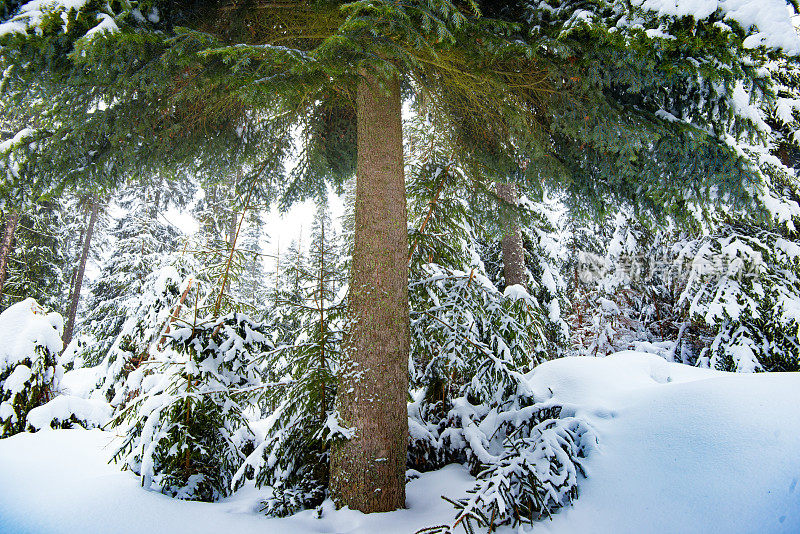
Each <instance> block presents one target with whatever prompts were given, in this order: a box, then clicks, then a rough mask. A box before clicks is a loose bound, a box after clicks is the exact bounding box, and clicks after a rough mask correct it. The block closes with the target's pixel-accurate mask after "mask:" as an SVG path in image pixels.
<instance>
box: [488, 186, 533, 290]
mask: <svg viewBox="0 0 800 534" xmlns="http://www.w3.org/2000/svg"><path fill="white" fill-rule="evenodd" d="M495 193H496V194H497V196H498V197H500V198H501V199H502V200H503V201H504V202H507V203H508V204H510V205H511V206H515V207H516V206H517V204H518V203H519V196H518V194H517V184H515V183H510V182H506V183H501V182H497V183H496V184H495ZM502 248H503V278H505V281H506V286H511V285H514V284H520V285H522V286H526V287H527V282H528V280H527V277H526V276H525V250H524V248H523V247H522V232H521V231H520V228H519V224H518V223H517V222H516V220H515V218H514V217H508V231H507V232H506V234H505V235H504V236H503V241H502Z"/></svg>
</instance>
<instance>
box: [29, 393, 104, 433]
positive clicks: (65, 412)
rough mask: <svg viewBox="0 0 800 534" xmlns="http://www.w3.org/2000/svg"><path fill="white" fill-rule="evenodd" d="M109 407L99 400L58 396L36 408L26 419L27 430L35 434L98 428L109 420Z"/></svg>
mask: <svg viewBox="0 0 800 534" xmlns="http://www.w3.org/2000/svg"><path fill="white" fill-rule="evenodd" d="M112 412H113V410H112V408H111V406H110V405H109V404H108V403H106V402H103V401H102V400H99V399H83V398H81V397H75V396H73V395H59V396H58V397H56V398H54V399H53V400H51V401H50V402H48V403H47V404H43V405H42V406H37V407H36V408H34V409H33V410H31V411H30V412H28V417H27V423H28V424H27V430H28V431H29V432H36V431H37V430H42V429H45V428H74V427H75V426H80V427H83V428H99V427H102V426H103V425H105V424H106V423H107V422H108V421H109V420H110V419H111V414H112Z"/></svg>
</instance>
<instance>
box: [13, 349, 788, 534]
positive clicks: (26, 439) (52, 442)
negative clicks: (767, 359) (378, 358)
mask: <svg viewBox="0 0 800 534" xmlns="http://www.w3.org/2000/svg"><path fill="white" fill-rule="evenodd" d="M529 379H530V382H531V385H532V386H533V388H534V390H535V391H536V392H538V395H537V397H541V400H545V398H548V397H552V399H553V401H554V402H558V403H559V404H562V405H564V406H565V407H566V408H565V412H574V413H575V414H576V415H577V416H580V417H584V418H585V419H586V420H587V421H588V422H589V423H590V424H591V425H592V426H593V427H594V429H595V430H596V432H597V435H598V440H599V443H598V446H597V448H596V450H595V451H594V452H593V454H592V455H591V456H590V457H589V458H588V459H587V461H586V469H587V472H588V478H587V479H585V480H582V481H581V495H580V497H579V499H578V500H577V501H576V503H575V505H574V506H573V507H572V508H567V509H565V510H563V511H562V512H560V513H559V514H557V515H556V516H555V517H554V519H553V520H552V521H544V522H542V523H540V524H538V525H536V526H535V527H534V528H533V532H534V533H543V534H545V533H550V534H567V533H583V532H586V533H589V532H591V533H593V534H594V533H615V534H618V533H620V534H624V533H631V534H643V533H665V534H666V533H669V534H673V533H677V532H680V533H689V532H698V533H699V532H703V533H715V532H719V533H726V534H730V533H742V534H744V533H753V532H759V533H779V532H780V533H797V532H800V374H798V373H786V374H779V373H776V374H758V375H741V374H729V373H720V372H715V371H707V370H700V369H695V368H691V367H687V366H684V365H681V364H674V363H668V362H666V361H664V360H663V359H661V358H659V357H657V356H654V355H650V354H643V353H635V352H623V353H618V354H615V355H613V356H609V357H607V358H602V359H600V358H565V359H562V360H557V361H553V362H549V363H546V364H544V365H541V366H539V367H538V368H537V369H536V370H535V371H534V372H533V373H531V375H530V377H529ZM112 439H113V435H112V434H111V433H108V432H102V431H99V430H91V431H84V430H58V431H42V432H39V433H37V434H20V435H17V436H14V437H12V438H9V439H5V440H2V441H0V532H3V533H12V532H14V533H16V532H20V533H23V532H24V533H33V532H36V533H39V532H42V533H44V532H48V533H49V532H54V533H55V532H58V533H71V532H75V533H79V532H80V533H91V532H115V533H125V532H131V533H132V532H170V533H182V532H187V533H188V532H192V533H198V534H199V533H204V532H209V533H210V532H236V533H237V534H239V533H250V532H253V533H259V534H263V533H265V532H268V533H283V532H287V533H288V532H292V533H299V534H303V533H312V532H342V533H344V532H347V533H365V534H366V533H372V532H380V533H381V534H391V533H398V534H399V533H403V534H410V533H412V532H414V531H415V530H417V529H420V528H422V527H426V526H432V525H435V524H441V523H444V522H448V521H449V520H451V519H452V517H453V515H454V511H453V509H452V508H451V507H450V505H449V504H447V503H446V502H445V501H443V500H442V499H440V498H439V496H440V495H442V494H447V495H449V496H451V497H460V496H463V495H464V492H465V490H466V489H467V488H468V487H469V486H470V485H471V484H470V477H469V475H468V473H467V472H466V470H465V469H464V468H462V467H460V466H448V467H446V468H445V469H442V470H441V471H438V472H436V473H429V474H425V475H423V476H422V477H421V478H419V479H417V480H413V481H411V482H410V483H409V485H408V506H409V508H408V509H406V510H401V511H397V512H391V513H388V514H374V515H370V516H365V515H362V514H359V513H357V512H352V511H349V510H343V511H333V510H332V509H331V507H330V506H329V503H326V508H325V511H324V514H323V516H322V518H321V519H318V518H317V517H316V513H315V512H314V511H306V512H302V513H300V514H297V515H295V516H293V517H291V518H287V519H270V518H265V517H263V516H261V515H259V514H258V513H257V509H258V502H259V499H260V497H261V496H262V495H264V493H265V492H264V490H255V489H253V488H252V487H245V488H243V489H242V490H240V491H239V492H238V493H237V494H235V495H234V496H233V497H231V498H229V499H226V500H224V501H222V502H220V503H215V504H205V503H192V502H183V501H176V500H172V499H170V498H168V497H165V496H163V495H160V494H156V493H152V492H147V491H145V490H143V489H141V488H140V487H139V485H138V481H137V479H136V478H134V476H133V475H131V474H130V473H123V472H120V471H119V470H118V468H117V467H116V466H115V465H113V464H111V465H109V464H107V463H106V462H107V460H108V457H109V455H110V452H111V450H112V449H113V447H110V446H108V444H109V442H110V440H112ZM505 531H506V532H513V530H512V529H505ZM524 531H525V532H529V531H530V529H527V528H526V529H525V530H524Z"/></svg>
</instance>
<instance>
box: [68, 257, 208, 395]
mask: <svg viewBox="0 0 800 534" xmlns="http://www.w3.org/2000/svg"><path fill="white" fill-rule="evenodd" d="M191 283H192V282H191V278H190V277H189V275H188V270H187V269H186V268H185V266H183V265H182V264H180V263H175V264H169V265H166V266H162V267H161V268H159V269H156V270H155V271H154V272H152V273H150V274H149V275H147V276H146V277H145V280H144V282H143V283H142V285H141V288H142V289H141V292H139V293H136V294H129V295H127V298H126V300H125V305H124V308H123V310H122V313H123V315H124V317H123V320H122V325H121V326H120V328H119V332H117V333H116V334H115V337H114V338H113V339H112V340H111V341H110V344H109V340H105V339H101V340H98V341H97V342H96V343H87V344H85V345H83V346H82V347H79V349H80V348H83V349H84V352H80V350H79V351H78V352H77V353H76V354H75V356H74V358H76V359H81V360H85V361H87V362H90V361H91V359H92V358H93V357H94V354H95V351H96V350H98V347H103V346H108V347H109V348H108V349H107V352H105V353H102V354H101V357H102V361H101V362H100V364H99V371H100V372H99V374H100V377H101V378H100V381H99V383H98V386H97V389H96V391H95V392H94V393H93V394H92V395H93V397H95V398H99V399H103V400H106V401H108V402H110V403H111V404H112V406H115V407H117V406H121V405H124V404H125V403H126V402H128V401H129V400H130V399H131V398H133V397H134V396H135V395H136V394H137V392H138V384H134V385H131V384H130V383H129V382H128V376H129V374H130V373H131V372H133V371H134V370H136V369H138V368H139V366H140V365H141V364H142V363H143V362H145V361H147V360H148V359H149V358H150V351H151V350H152V349H153V346H154V345H156V344H157V343H159V342H160V341H161V338H162V336H163V335H164V332H166V330H167V329H168V327H169V326H170V321H171V317H172V315H173V314H174V313H175V311H176V310H177V309H178V308H179V307H185V306H187V301H186V298H187V295H189V291H190V289H191ZM195 287H196V285H195ZM191 297H194V295H191ZM80 339H81V340H82V339H84V338H82V337H81V338H80Z"/></svg>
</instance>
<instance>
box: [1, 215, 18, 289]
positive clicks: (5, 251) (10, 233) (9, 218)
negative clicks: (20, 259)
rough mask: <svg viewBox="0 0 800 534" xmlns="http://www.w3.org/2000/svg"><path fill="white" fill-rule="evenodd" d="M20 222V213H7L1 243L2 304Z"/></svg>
mask: <svg viewBox="0 0 800 534" xmlns="http://www.w3.org/2000/svg"><path fill="white" fill-rule="evenodd" d="M18 224H19V213H18V212H16V211H10V212H8V214H7V215H6V231H5V232H4V234H3V243H2V244H0V304H2V302H3V286H4V285H5V283H6V277H7V276H8V260H9V258H10V257H11V250H12V249H13V247H14V233H15V232H16V231H17V225H18Z"/></svg>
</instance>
